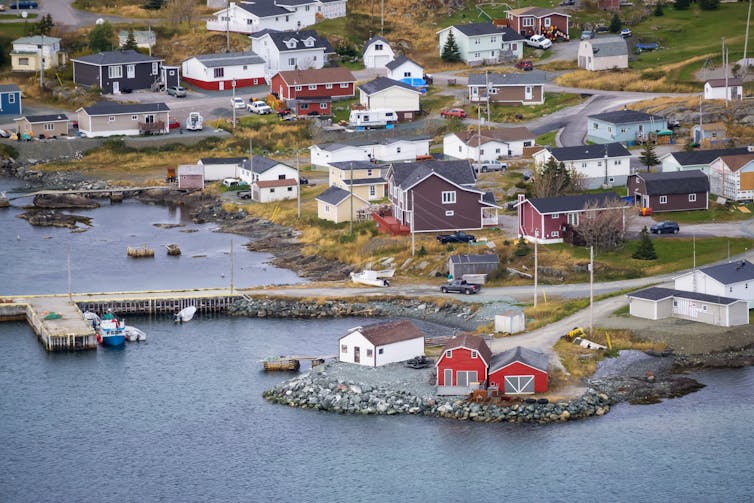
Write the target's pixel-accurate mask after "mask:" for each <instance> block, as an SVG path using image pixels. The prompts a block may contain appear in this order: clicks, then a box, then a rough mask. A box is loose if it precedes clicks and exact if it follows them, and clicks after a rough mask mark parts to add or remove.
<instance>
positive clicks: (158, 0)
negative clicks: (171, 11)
mask: <svg viewBox="0 0 754 503" xmlns="http://www.w3.org/2000/svg"><path fill="white" fill-rule="evenodd" d="M164 4H165V0H147V2H146V3H145V4H144V8H145V9H147V10H159V9H161V8H162V6H163V5H164Z"/></svg>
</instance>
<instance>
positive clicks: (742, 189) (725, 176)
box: [709, 152, 754, 201]
mask: <svg viewBox="0 0 754 503" xmlns="http://www.w3.org/2000/svg"><path fill="white" fill-rule="evenodd" d="M709 184H710V192H711V193H712V194H715V195H717V196H722V197H724V198H725V199H728V200H729V201H753V200H754V152H747V153H745V154H737V155H723V156H720V157H718V158H717V159H715V160H714V161H712V162H711V163H710V170H709Z"/></svg>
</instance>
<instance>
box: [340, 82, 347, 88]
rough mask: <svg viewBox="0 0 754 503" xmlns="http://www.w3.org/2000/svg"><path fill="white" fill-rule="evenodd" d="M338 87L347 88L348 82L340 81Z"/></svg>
mask: <svg viewBox="0 0 754 503" xmlns="http://www.w3.org/2000/svg"><path fill="white" fill-rule="evenodd" d="M340 88H341V89H348V82H341V83H340Z"/></svg>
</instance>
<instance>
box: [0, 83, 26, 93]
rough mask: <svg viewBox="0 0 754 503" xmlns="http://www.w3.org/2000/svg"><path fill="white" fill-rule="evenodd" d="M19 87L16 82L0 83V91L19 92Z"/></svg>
mask: <svg viewBox="0 0 754 503" xmlns="http://www.w3.org/2000/svg"><path fill="white" fill-rule="evenodd" d="M20 92H21V89H19V87H18V86H17V85H16V84H0V93H20Z"/></svg>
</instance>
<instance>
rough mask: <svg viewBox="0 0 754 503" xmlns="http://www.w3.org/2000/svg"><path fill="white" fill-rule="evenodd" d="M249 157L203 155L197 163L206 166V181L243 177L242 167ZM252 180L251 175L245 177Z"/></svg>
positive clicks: (247, 181)
mask: <svg viewBox="0 0 754 503" xmlns="http://www.w3.org/2000/svg"><path fill="white" fill-rule="evenodd" d="M247 161H248V157H202V158H201V159H199V161H197V164H198V165H200V166H202V167H203V168H204V180H205V181H208V182H209V181H213V182H214V181H217V180H222V179H224V178H241V167H242V166H243V165H244V162H247ZM243 181H245V182H246V183H250V182H251V177H249V176H247V177H246V179H244V180H243Z"/></svg>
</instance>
